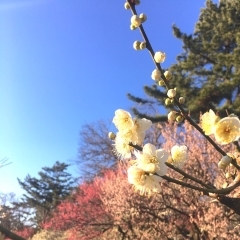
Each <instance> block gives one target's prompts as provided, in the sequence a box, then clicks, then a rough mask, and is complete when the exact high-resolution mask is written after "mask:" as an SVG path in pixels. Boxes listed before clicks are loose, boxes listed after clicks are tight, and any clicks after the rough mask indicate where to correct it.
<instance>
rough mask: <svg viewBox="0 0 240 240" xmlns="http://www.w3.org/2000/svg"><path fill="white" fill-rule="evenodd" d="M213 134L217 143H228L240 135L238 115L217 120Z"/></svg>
mask: <svg viewBox="0 0 240 240" xmlns="http://www.w3.org/2000/svg"><path fill="white" fill-rule="evenodd" d="M214 136H215V138H216V141H217V142H218V143H219V144H222V145H224V144H228V143H231V142H233V141H235V140H236V139H237V138H238V137H239V136H240V121H239V119H238V117H225V118H223V119H221V120H220V121H218V122H217V124H216V125H215V128H214Z"/></svg>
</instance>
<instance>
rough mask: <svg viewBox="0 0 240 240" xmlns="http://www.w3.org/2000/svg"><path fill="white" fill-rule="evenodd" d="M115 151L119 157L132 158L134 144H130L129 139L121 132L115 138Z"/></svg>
mask: <svg viewBox="0 0 240 240" xmlns="http://www.w3.org/2000/svg"><path fill="white" fill-rule="evenodd" d="M113 146H114V150H113V151H114V153H115V154H116V155H117V156H118V157H122V158H124V159H125V158H131V156H132V154H131V152H132V151H133V150H134V148H133V147H132V146H130V145H129V141H128V140H127V139H126V138H123V137H122V136H121V135H120V134H119V133H117V135H116V138H115V143H114V144H113Z"/></svg>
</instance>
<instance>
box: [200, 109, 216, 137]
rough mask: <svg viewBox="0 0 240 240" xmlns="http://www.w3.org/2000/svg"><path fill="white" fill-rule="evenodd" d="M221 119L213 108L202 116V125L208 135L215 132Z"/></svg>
mask: <svg viewBox="0 0 240 240" xmlns="http://www.w3.org/2000/svg"><path fill="white" fill-rule="evenodd" d="M219 120H220V118H219V117H218V116H217V115H216V114H215V113H214V111H213V110H212V109H210V110H209V112H206V113H204V114H203V115H202V117H201V125H202V129H203V131H204V133H205V134H206V135H211V134H213V133H214V128H215V124H216V123H217V122H218V121H219Z"/></svg>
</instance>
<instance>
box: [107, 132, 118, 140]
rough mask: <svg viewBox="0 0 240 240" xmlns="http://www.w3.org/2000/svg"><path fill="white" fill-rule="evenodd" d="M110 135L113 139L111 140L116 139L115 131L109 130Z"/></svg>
mask: <svg viewBox="0 0 240 240" xmlns="http://www.w3.org/2000/svg"><path fill="white" fill-rule="evenodd" d="M108 137H109V138H110V139H111V140H114V139H115V138H116V135H115V134H114V133H113V132H109V133H108Z"/></svg>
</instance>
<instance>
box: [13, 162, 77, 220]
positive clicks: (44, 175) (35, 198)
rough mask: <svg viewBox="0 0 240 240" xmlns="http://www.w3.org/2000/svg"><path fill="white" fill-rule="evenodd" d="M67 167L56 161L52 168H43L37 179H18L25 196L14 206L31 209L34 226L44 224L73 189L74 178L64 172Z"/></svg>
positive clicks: (27, 177)
mask: <svg viewBox="0 0 240 240" xmlns="http://www.w3.org/2000/svg"><path fill="white" fill-rule="evenodd" d="M68 167H69V164H66V163H60V162H58V161H57V162H56V163H55V164H54V165H53V166H52V167H43V168H42V171H40V172H39V173H38V175H39V178H35V177H31V176H30V175H27V176H26V178H25V179H24V181H21V180H20V179H18V182H19V184H20V186H21V187H22V188H23V189H24V190H25V191H26V194H23V197H22V199H21V201H20V202H18V203H15V205H16V206H25V207H27V208H31V209H33V210H34V216H33V218H32V219H31V221H32V222H33V223H35V224H36V225H38V224H39V223H42V222H44V221H45V220H46V219H47V218H48V217H49V215H50V214H51V212H52V211H53V210H54V209H55V208H56V207H57V206H58V205H59V204H60V203H61V201H62V200H64V199H66V198H67V197H68V196H69V195H70V193H71V191H72V190H73V189H74V178H73V177H72V175H71V174H70V173H68V172H67V171H66V170H67V168H68Z"/></svg>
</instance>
